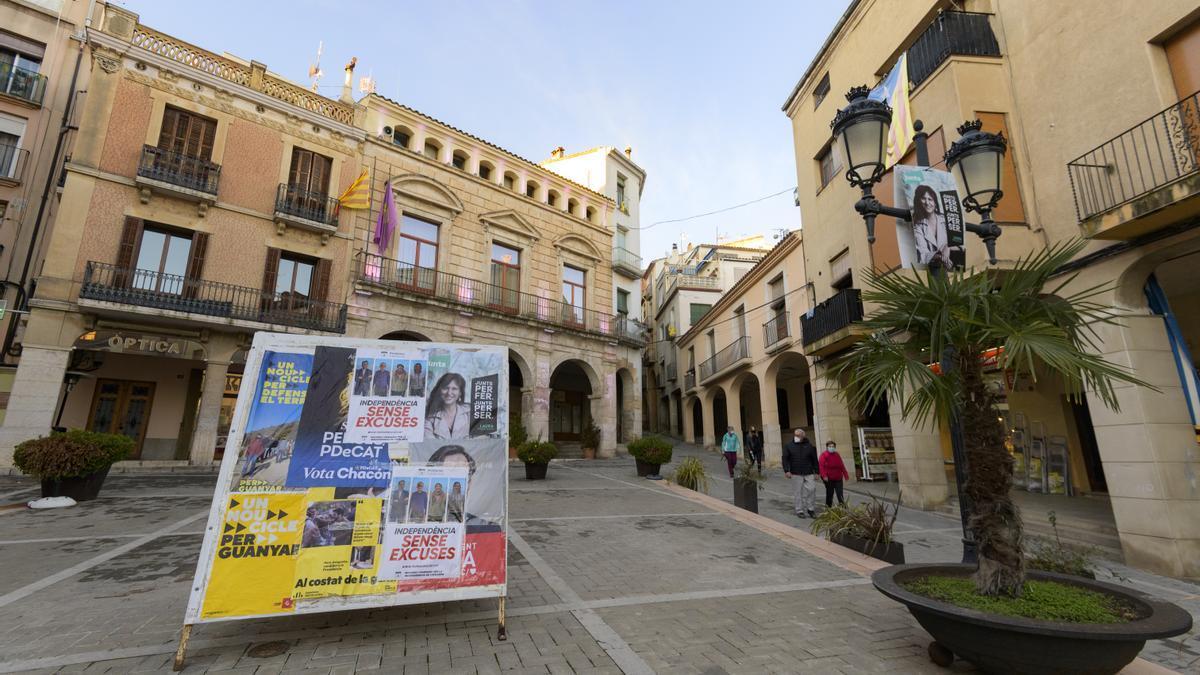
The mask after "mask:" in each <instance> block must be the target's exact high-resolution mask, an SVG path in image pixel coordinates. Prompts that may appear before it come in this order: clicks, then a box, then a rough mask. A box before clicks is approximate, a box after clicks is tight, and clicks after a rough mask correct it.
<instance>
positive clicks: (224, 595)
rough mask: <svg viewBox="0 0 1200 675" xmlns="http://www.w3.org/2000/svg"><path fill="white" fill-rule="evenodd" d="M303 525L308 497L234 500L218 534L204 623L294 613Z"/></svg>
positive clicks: (245, 496)
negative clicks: (294, 586)
mask: <svg viewBox="0 0 1200 675" xmlns="http://www.w3.org/2000/svg"><path fill="white" fill-rule="evenodd" d="M303 523H304V495H303V494H296V493H260V494H253V493H248V494H235V495H232V496H230V497H229V498H228V500H227V502H226V505H225V509H224V512H223V514H222V517H221V522H220V525H219V527H218V528H217V535H216V536H217V546H216V547H215V550H214V552H213V556H212V575H211V576H210V577H209V580H208V590H207V593H206V594H205V598H204V610H203V614H202V616H203V618H206V619H213V618H221V617H227V616H242V615H262V614H279V613H284V612H290V611H292V610H293V609H294V606H295V600H294V597H293V595H292V583H291V576H292V569H293V568H294V566H295V562H296V554H297V552H298V551H299V548H300V538H301V534H302V527H303Z"/></svg>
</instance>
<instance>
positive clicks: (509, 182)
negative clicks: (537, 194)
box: [504, 172, 517, 191]
mask: <svg viewBox="0 0 1200 675" xmlns="http://www.w3.org/2000/svg"><path fill="white" fill-rule="evenodd" d="M504 187H506V188H508V189H509V190H513V191H516V189H517V174H515V173H512V172H506V173H505V174H504Z"/></svg>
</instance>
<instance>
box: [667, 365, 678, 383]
mask: <svg viewBox="0 0 1200 675" xmlns="http://www.w3.org/2000/svg"><path fill="white" fill-rule="evenodd" d="M677 379H679V365H678V364H677V363H675V362H673V361H668V362H667V381H668V382H674V381H675V380H677Z"/></svg>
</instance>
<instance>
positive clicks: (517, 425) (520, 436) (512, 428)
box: [508, 414, 529, 459]
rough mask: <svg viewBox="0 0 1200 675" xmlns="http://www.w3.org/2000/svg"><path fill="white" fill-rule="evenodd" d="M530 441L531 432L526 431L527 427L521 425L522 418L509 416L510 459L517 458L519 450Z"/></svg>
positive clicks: (513, 415)
mask: <svg viewBox="0 0 1200 675" xmlns="http://www.w3.org/2000/svg"><path fill="white" fill-rule="evenodd" d="M527 440H529V432H527V431H525V425H524V424H521V416H520V415H516V414H512V415H509V416H508V458H509V459H516V458H517V448H520V447H521V445H522V444H523V443H524V442H525V441H527Z"/></svg>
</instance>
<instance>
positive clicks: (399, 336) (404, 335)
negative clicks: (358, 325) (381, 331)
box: [379, 330, 432, 342]
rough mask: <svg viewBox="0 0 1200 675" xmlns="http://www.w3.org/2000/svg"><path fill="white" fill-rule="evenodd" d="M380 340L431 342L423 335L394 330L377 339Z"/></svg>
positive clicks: (409, 331)
mask: <svg viewBox="0 0 1200 675" xmlns="http://www.w3.org/2000/svg"><path fill="white" fill-rule="evenodd" d="M379 339H380V340H403V341H405V342H432V340H430V339H429V338H427V337H425V336H424V335H422V334H420V333H418V332H416V331H411V330H394V331H392V332H390V333H388V334H387V335H384V336H382V337H380V338H379Z"/></svg>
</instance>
